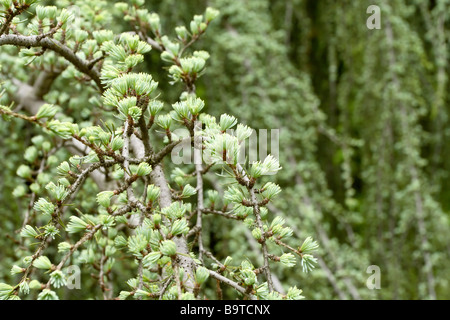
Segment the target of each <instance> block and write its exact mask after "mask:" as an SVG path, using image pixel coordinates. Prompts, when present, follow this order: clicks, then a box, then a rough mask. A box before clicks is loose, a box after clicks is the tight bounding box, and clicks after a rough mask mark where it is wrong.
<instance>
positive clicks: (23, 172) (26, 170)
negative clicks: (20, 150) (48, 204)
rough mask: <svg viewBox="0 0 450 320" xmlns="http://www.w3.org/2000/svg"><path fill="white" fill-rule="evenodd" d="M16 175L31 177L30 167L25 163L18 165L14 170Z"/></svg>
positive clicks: (25, 177) (24, 177)
mask: <svg viewBox="0 0 450 320" xmlns="http://www.w3.org/2000/svg"><path fill="white" fill-rule="evenodd" d="M16 173H17V175H18V176H19V177H21V178H23V179H31V168H30V167H29V166H27V165H24V164H22V165H20V166H19V168H17V171H16Z"/></svg>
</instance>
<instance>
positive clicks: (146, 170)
mask: <svg viewBox="0 0 450 320" xmlns="http://www.w3.org/2000/svg"><path fill="white" fill-rule="evenodd" d="M150 172H152V167H151V166H150V165H149V164H148V163H147V162H142V163H140V164H139V166H138V168H137V171H136V174H137V175H138V176H139V177H143V176H147V175H149V174H150Z"/></svg>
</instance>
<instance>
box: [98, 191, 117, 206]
mask: <svg viewBox="0 0 450 320" xmlns="http://www.w3.org/2000/svg"><path fill="white" fill-rule="evenodd" d="M113 195H114V191H102V192H100V193H98V194H97V203H98V204H99V205H101V206H102V207H105V208H107V207H109V206H110V204H111V198H112V196H113Z"/></svg>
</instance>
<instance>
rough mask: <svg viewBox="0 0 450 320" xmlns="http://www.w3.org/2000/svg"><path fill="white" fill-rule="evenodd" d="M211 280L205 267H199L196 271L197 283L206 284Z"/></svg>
mask: <svg viewBox="0 0 450 320" xmlns="http://www.w3.org/2000/svg"><path fill="white" fill-rule="evenodd" d="M208 278H209V271H208V269H206V268H205V267H202V266H200V267H198V268H197V270H195V282H197V283H198V284H199V285H201V284H202V283H204V282H205V281H206V280H207V279H208Z"/></svg>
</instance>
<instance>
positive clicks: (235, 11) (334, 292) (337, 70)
mask: <svg viewBox="0 0 450 320" xmlns="http://www.w3.org/2000/svg"><path fill="white" fill-rule="evenodd" d="M63 2H64V3H65V4H67V5H70V4H71V3H70V1H58V4H59V5H61V3H63ZM111 2H112V1H98V2H92V1H86V5H85V6H86V7H85V8H83V7H82V8H81V10H80V11H81V12H82V13H83V14H86V15H89V14H91V15H92V20H93V21H95V23H100V24H102V25H103V26H105V27H106V28H109V29H112V30H114V31H116V32H123V31H128V30H131V28H130V25H129V23H128V22H127V21H126V19H123V16H118V15H112V14H111V13H110V12H109V11H108V9H109V7H111V5H112V4H111ZM45 3H46V4H53V3H54V1H46V2H45ZM372 4H375V5H379V6H380V8H381V29H380V30H369V29H368V28H367V27H366V20H367V18H368V17H369V14H367V13H366V10H367V7H368V6H369V5H372ZM145 6H146V8H148V9H149V10H151V11H154V12H157V13H159V15H160V16H161V22H162V23H163V30H164V31H165V32H166V33H167V34H169V35H171V36H175V33H174V31H173V30H174V27H175V26H177V25H186V24H188V23H189V21H190V19H191V18H192V16H193V15H194V14H199V13H202V12H203V11H204V9H205V8H206V7H207V6H212V7H214V8H217V9H219V10H220V12H221V15H220V17H219V18H218V22H216V23H214V24H213V25H211V27H210V30H209V31H208V35H207V36H205V37H204V38H203V39H202V41H199V42H198V43H196V44H195V45H194V46H193V50H194V49H197V50H200V49H205V50H207V51H208V52H209V53H210V54H211V58H210V60H209V61H208V67H207V72H206V74H205V75H204V76H203V77H202V78H200V79H199V80H198V82H197V92H198V94H199V96H200V97H201V98H202V99H204V100H205V101H206V108H207V109H206V111H207V112H209V113H211V114H213V115H216V116H217V115H220V114H222V113H229V114H233V115H235V116H237V117H238V119H239V121H241V122H242V123H245V124H247V125H249V126H251V127H253V128H255V129H269V133H270V129H280V163H281V165H282V166H283V170H282V171H281V172H280V174H279V175H277V179H278V180H277V183H279V184H280V185H281V186H282V188H283V193H282V195H281V196H280V197H279V199H278V200H277V201H276V202H275V203H274V205H273V206H272V207H270V208H269V209H270V210H271V211H274V212H279V213H281V214H282V215H283V216H284V217H285V218H286V219H287V221H288V224H289V225H290V226H291V227H292V228H293V229H294V231H295V233H296V235H297V237H299V238H305V237H306V236H309V235H312V236H313V237H314V238H315V239H317V241H318V242H319V243H320V251H319V255H318V259H319V265H318V267H317V268H316V269H315V270H314V271H313V272H311V273H308V274H304V273H301V272H300V270H299V269H298V268H299V267H298V268H294V269H282V270H281V269H280V270H275V273H276V274H278V276H279V280H280V281H281V282H282V283H284V284H286V286H287V285H291V286H294V285H297V286H299V287H300V288H302V289H303V290H304V295H305V296H306V298H308V299H429V298H437V299H449V298H450V288H449V282H448V281H449V274H450V267H449V264H448V262H449V253H450V241H449V240H450V225H449V211H450V179H449V172H450V171H449V169H450V161H448V158H449V156H450V148H449V146H450V139H449V135H450V130H449V126H448V121H449V120H448V114H449V111H450V107H449V105H448V102H449V101H448V97H447V91H448V89H449V81H448V74H449V64H448V60H449V59H448V56H449V47H448V42H449V36H450V32H448V30H449V25H450V21H449V19H450V1H448V0H433V1H422V0H390V1H382V0H370V1H366V0H360V1H351V0H340V1H335V0H320V1H318V0H283V1H281V0H272V1H270V0H245V1H244V0H243V1H235V0H209V1H205V0H190V1H176V0H164V1H156V0H150V1H145ZM14 50H15V49H11V48H6V47H2V48H1V51H0V61H1V64H2V70H1V72H2V73H1V75H2V81H5V87H6V89H7V94H5V95H4V96H3V97H2V98H1V99H2V100H1V103H2V104H9V103H10V101H11V99H9V97H8V88H13V87H10V86H9V85H10V84H9V83H8V79H10V77H11V76H12V75H14V77H16V78H18V79H20V80H22V81H27V80H28V79H29V78H30V77H31V78H32V77H33V72H34V70H33V69H31V68H25V67H23V65H19V64H18V63H17V60H16V56H15V55H14V52H16V51H14ZM43 67H45V66H43ZM164 68H165V65H164V64H163V63H162V62H161V60H160V57H159V54H158V52H156V50H155V51H154V52H153V51H152V52H151V53H149V54H148V56H147V57H146V62H145V69H146V70H145V71H146V72H149V73H150V74H152V75H153V77H154V78H155V79H156V80H157V81H159V83H160V86H159V88H160V90H161V94H162V95H161V97H160V99H162V100H163V101H166V102H167V103H168V104H172V103H174V102H175V101H176V100H177V99H178V97H179V95H180V93H181V92H182V90H183V88H182V86H181V85H175V86H171V85H170V84H169V83H168V82H169V81H168V76H167V72H166V70H164ZM10 90H11V89H10ZM96 96H97V98H98V94H96V93H95V90H94V89H92V90H90V89H88V90H87V89H86V87H84V86H81V85H79V84H77V83H76V82H74V81H73V80H70V79H66V78H64V77H60V78H58V81H56V82H55V83H54V84H53V86H52V90H51V91H50V92H49V93H47V94H46V96H45V98H46V100H47V101H49V102H51V103H57V104H58V105H60V106H61V107H62V108H64V110H65V113H66V114H67V115H68V116H70V117H73V118H74V119H76V121H79V122H82V121H90V119H92V118H94V119H95V113H96V111H95V107H93V105H94V106H95V101H94V100H95V98H96ZM93 99H94V100H93ZM86 101H90V102H89V103H86ZM99 120H100V119H98V121H99ZM0 134H1V136H2V138H1V139H0V149H1V150H2V156H3V159H4V160H3V166H2V169H1V171H0V172H1V173H0V221H1V230H2V237H1V239H0V246H1V250H0V281H1V282H8V281H9V280H10V278H11V277H12V276H11V275H10V267H11V265H13V264H14V262H15V261H16V259H17V257H18V252H17V251H18V250H17V247H18V245H20V243H17V238H18V237H17V234H16V230H19V229H20V228H21V226H22V222H23V214H24V212H25V211H26V210H28V209H29V206H30V203H32V202H30V199H29V198H26V197H21V196H20V188H21V187H20V188H18V186H23V187H24V188H29V187H30V184H31V182H27V181H24V179H21V178H19V177H18V176H17V175H16V170H17V167H18V166H19V165H20V164H21V163H25V162H26V160H24V153H25V151H26V150H27V148H29V147H30V146H32V145H35V146H36V147H37V148H41V149H42V148H44V149H45V146H44V147H43V146H42V141H37V142H36V139H35V141H34V142H33V141H32V139H31V138H32V137H33V136H35V135H37V134H42V132H41V131H40V130H39V129H36V128H33V127H32V125H30V124H28V123H25V122H24V121H17V120H12V121H10V122H4V121H2V122H0ZM269 137H270V134H269ZM45 139H48V137H45ZM49 142H50V143H52V147H51V148H50V149H49V150H47V151H44V152H49V151H51V150H53V151H51V152H52V153H53V152H55V153H54V157H55V159H54V160H52V158H50V160H49V161H48V162H50V163H48V164H47V165H48V166H49V168H52V166H53V169H51V170H54V167H56V166H57V165H58V164H59V162H60V161H61V160H62V159H63V158H64V156H65V155H64V154H60V153H62V150H61V151H58V146H57V145H55V144H54V142H52V141H49ZM39 143H40V144H39ZM44 149H42V150H44ZM36 169H37V168H36ZM49 174H51V171H50V173H49ZM43 179H44V178H43ZM207 183H214V181H209V182H207ZM95 188H96V187H95V185H93V184H92V185H90V184H87V185H86V186H85V187H84V188H83V190H82V192H83V193H84V194H85V195H86V198H85V197H83V196H81V197H80V198H81V199H85V200H83V203H82V208H83V209H84V210H85V211H89V209H90V208H93V207H94V206H93V202H95V201H94V199H93V198H92V194H95V193H96V190H95ZM205 220H206V221H205V222H204V223H205V224H206V226H204V228H205V230H209V233H210V234H209V237H208V240H209V242H210V245H211V246H213V247H214V250H215V252H214V253H215V254H216V256H217V257H218V258H221V259H224V258H225V257H226V256H228V255H231V254H232V255H233V256H235V255H238V256H239V255H240V256H242V257H251V258H252V259H257V258H258V257H257V256H255V255H256V254H257V253H258V250H253V249H252V242H251V241H250V240H249V241H245V240H243V239H250V238H251V234H248V231H246V229H245V228H242V226H239V225H237V226H235V225H234V224H232V223H227V222H225V223H222V224H217V223H216V224H215V223H214V221H213V220H208V219H205ZM19 248H20V246H19ZM20 250H26V248H20V249H19V251H20ZM370 265H378V266H379V267H380V270H381V289H380V290H369V289H368V288H367V287H366V280H367V278H368V277H369V276H370V274H368V273H366V270H367V267H368V266H370ZM84 272H86V274H89V272H88V271H84ZM126 272H127V271H126V265H124V266H123V273H124V275H123V279H127V277H126V275H125V274H126ZM119 277H122V276H119ZM83 279H85V280H84V282H83V285H82V286H83V289H84V290H83V293H81V292H80V293H79V294H80V297H83V298H85V297H89V294H88V293H86V290H87V291H88V290H89V289H88V288H92V290H98V289H95V287H96V284H95V280H93V279H90V278H89V277H83ZM117 280H120V279H117ZM72 297H74V296H72Z"/></svg>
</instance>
